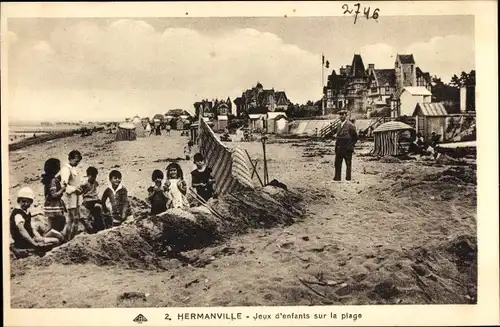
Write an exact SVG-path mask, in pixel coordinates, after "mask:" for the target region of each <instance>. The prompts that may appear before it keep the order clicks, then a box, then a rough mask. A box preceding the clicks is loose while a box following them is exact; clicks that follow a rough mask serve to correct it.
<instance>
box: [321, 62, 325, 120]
mask: <svg viewBox="0 0 500 327" xmlns="http://www.w3.org/2000/svg"><path fill="white" fill-rule="evenodd" d="M324 61H325V55H324V54H323V53H322V54H321V115H322V116H324V115H325V92H324V89H325V76H324V74H325V62H324Z"/></svg>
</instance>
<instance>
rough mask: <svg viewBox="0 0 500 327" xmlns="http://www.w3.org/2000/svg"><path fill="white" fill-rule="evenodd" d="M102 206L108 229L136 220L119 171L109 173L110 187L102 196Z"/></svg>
mask: <svg viewBox="0 0 500 327" xmlns="http://www.w3.org/2000/svg"><path fill="white" fill-rule="evenodd" d="M101 205H102V208H103V216H104V217H105V221H106V227H111V226H118V225H121V224H122V223H125V222H126V223H128V222H132V221H133V219H134V217H133V215H132V209H131V207H130V200H129V198H128V191H127V189H126V188H125V187H124V186H123V185H122V173H121V172H119V171H118V170H112V171H111V172H110V173H109V186H108V188H107V189H106V190H105V191H104V193H103V194H102V198H101Z"/></svg>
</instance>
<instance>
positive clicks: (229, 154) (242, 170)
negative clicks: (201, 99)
mask: <svg viewBox="0 0 500 327" xmlns="http://www.w3.org/2000/svg"><path fill="white" fill-rule="evenodd" d="M199 128H200V133H199V134H198V146H199V149H200V153H201V154H202V155H203V157H204V158H205V162H206V163H207V165H208V166H209V167H210V168H212V171H213V175H214V177H215V190H216V191H217V193H219V194H221V195H222V194H225V193H231V192H234V191H237V190H240V189H253V188H254V185H253V181H252V174H251V170H250V168H249V165H248V162H247V157H246V155H245V152H244V151H243V150H242V149H240V148H228V147H226V146H225V145H224V144H222V143H221V142H220V141H219V140H218V139H217V137H216V136H215V134H214V132H213V131H212V129H211V128H210V127H209V126H208V124H207V123H206V122H205V121H204V120H203V119H201V120H200V127H199Z"/></svg>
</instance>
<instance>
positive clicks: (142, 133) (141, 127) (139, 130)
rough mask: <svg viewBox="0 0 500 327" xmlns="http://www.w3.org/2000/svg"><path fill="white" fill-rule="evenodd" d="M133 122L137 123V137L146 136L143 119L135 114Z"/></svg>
mask: <svg viewBox="0 0 500 327" xmlns="http://www.w3.org/2000/svg"><path fill="white" fill-rule="evenodd" d="M132 123H133V124H134V125H135V134H136V135H137V137H145V136H146V133H145V131H144V125H143V124H142V119H141V118H140V117H139V116H135V117H134V119H132Z"/></svg>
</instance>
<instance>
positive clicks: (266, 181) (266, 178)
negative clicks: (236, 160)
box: [262, 136, 269, 185]
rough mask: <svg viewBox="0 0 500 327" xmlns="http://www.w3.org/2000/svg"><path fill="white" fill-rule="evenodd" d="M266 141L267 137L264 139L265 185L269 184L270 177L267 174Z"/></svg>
mask: <svg viewBox="0 0 500 327" xmlns="http://www.w3.org/2000/svg"><path fill="white" fill-rule="evenodd" d="M266 139H267V137H266V136H263V137H262V150H263V152H264V185H267V184H268V183H269V175H268V173H267V157H266Z"/></svg>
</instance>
